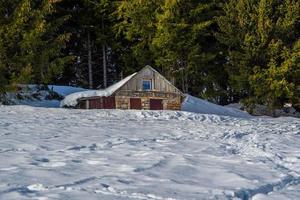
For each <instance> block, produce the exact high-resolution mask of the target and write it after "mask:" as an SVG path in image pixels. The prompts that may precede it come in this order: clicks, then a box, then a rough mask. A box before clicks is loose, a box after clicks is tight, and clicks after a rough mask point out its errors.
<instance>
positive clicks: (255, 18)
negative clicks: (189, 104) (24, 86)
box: [0, 0, 300, 109]
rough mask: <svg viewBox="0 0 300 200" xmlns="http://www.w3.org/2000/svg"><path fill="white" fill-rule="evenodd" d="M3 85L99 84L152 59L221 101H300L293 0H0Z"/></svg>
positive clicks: (298, 29) (191, 89) (299, 40)
mask: <svg viewBox="0 0 300 200" xmlns="http://www.w3.org/2000/svg"><path fill="white" fill-rule="evenodd" d="M0 15H1V18H0V92H2V93H3V92H5V91H8V90H11V89H13V88H14V87H15V86H16V84H19V83H37V84H49V83H52V84H67V85H77V86H82V87H90V88H104V87H106V86H108V85H111V84H113V83H114V82H115V81H117V80H119V79H121V78H122V77H124V76H126V75H128V74H130V73H132V72H134V71H137V70H139V69H140V68H142V67H143V66H145V65H152V66H153V67H155V68H156V69H158V70H159V71H160V72H162V73H163V74H164V75H165V76H166V77H167V78H168V79H169V80H171V81H172V82H174V84H176V86H177V87H178V88H180V89H182V91H184V92H186V93H190V94H192V95H195V96H200V97H203V98H206V99H209V100H212V101H214V102H217V103H220V104H227V103H231V102H237V101H240V100H242V101H244V103H245V104H246V105H248V106H249V108H251V105H254V104H256V103H259V104H265V105H268V106H269V108H270V109H274V108H276V107H281V106H282V105H283V104H284V103H292V104H294V105H295V106H298V107H300V105H299V104H300V103H299V102H300V2H299V1H298V0H286V1H280V0H228V1H225V0H203V1H196V0H123V1H114V0H10V1H4V0H1V1H0Z"/></svg>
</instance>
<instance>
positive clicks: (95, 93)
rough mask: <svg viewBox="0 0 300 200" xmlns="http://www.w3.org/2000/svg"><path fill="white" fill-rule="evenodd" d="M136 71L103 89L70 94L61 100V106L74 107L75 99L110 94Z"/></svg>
mask: <svg viewBox="0 0 300 200" xmlns="http://www.w3.org/2000/svg"><path fill="white" fill-rule="evenodd" d="M135 75H136V73H134V74H132V75H130V76H127V77H126V78H124V79H122V80H121V81H119V82H117V83H116V84H114V85H112V86H110V87H108V88H106V89H105V90H88V91H83V92H76V93H73V94H70V95H68V96H66V97H65V99H64V100H62V101H61V104H60V106H61V107H75V106H76V105H77V103H78V102H77V100H78V99H80V98H84V97H94V96H104V97H106V96H110V95H111V94H112V93H114V92H115V91H116V90H117V89H119V88H120V87H122V86H123V85H124V84H125V83H126V82H127V81H129V80H130V79H131V78H132V77H133V76H135Z"/></svg>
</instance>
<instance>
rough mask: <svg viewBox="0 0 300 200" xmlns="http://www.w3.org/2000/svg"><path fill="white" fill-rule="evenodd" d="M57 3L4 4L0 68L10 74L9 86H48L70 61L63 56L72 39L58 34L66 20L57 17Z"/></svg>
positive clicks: (29, 0) (7, 76) (26, 0)
mask: <svg viewBox="0 0 300 200" xmlns="http://www.w3.org/2000/svg"><path fill="white" fill-rule="evenodd" d="M56 2H58V1H51V0H43V1H33V0H22V1H9V2H2V4H1V6H0V9H1V15H2V17H1V20H0V24H1V27H0V38H1V41H0V44H1V45H0V51H1V56H0V57H1V58H2V59H1V67H0V68H2V69H3V70H5V71H6V73H5V74H4V77H5V79H6V83H5V85H6V84H8V83H10V84H12V85H14V84H17V83H27V82H29V81H34V82H36V83H48V82H49V81H51V80H52V79H53V78H54V77H55V76H57V75H59V74H60V73H61V71H62V68H63V65H64V63H65V62H67V61H68V60H69V59H70V58H69V57H67V56H63V55H62V54H61V50H62V49H63V48H64V46H65V43H66V41H67V40H68V38H69V35H68V34H67V33H64V32H59V31H58V27H60V26H61V25H62V24H63V23H64V21H65V20H66V18H55V17H54V13H55V4H56ZM2 76H3V75H2ZM2 79H3V78H2Z"/></svg>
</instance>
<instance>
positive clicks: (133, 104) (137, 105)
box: [130, 98, 142, 110]
mask: <svg viewBox="0 0 300 200" xmlns="http://www.w3.org/2000/svg"><path fill="white" fill-rule="evenodd" d="M130 109H135V110H141V109H142V101H141V99H140V98H130Z"/></svg>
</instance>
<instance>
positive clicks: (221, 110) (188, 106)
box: [181, 95, 250, 118]
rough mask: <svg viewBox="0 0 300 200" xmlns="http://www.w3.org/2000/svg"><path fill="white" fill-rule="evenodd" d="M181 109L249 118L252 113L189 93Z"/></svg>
mask: <svg viewBox="0 0 300 200" xmlns="http://www.w3.org/2000/svg"><path fill="white" fill-rule="evenodd" d="M181 109H182V110H183V111H188V112H195V113H202V114H215V115H224V116H231V117H238V118H249V117H250V115H249V114H248V113H246V112H243V111H241V110H238V109H235V108H229V107H224V106H220V105H216V104H213V103H210V102H208V101H205V100H203V99H199V98H197V97H193V96H190V95H188V96H187V97H186V98H185V100H184V102H183V103H182V106H181Z"/></svg>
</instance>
